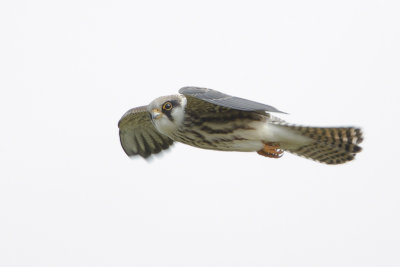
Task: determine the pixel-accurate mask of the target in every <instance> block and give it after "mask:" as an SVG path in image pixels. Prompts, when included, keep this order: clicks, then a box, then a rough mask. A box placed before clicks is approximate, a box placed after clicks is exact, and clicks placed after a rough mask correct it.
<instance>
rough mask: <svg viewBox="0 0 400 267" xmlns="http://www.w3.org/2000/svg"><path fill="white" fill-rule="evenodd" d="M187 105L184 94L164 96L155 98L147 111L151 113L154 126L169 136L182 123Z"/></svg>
mask: <svg viewBox="0 0 400 267" xmlns="http://www.w3.org/2000/svg"><path fill="white" fill-rule="evenodd" d="M185 107H186V98H185V97H184V96H183V95H170V96H162V97H159V98H157V99H155V100H153V101H152V102H151V103H150V104H149V105H148V106H147V111H148V112H149V113H150V115H151V121H152V122H153V125H154V127H156V129H157V130H158V131H159V132H160V133H162V134H165V135H167V136H169V135H170V134H171V133H173V132H175V131H176V130H177V129H178V127H179V126H180V125H181V124H182V122H183V119H184V115H185Z"/></svg>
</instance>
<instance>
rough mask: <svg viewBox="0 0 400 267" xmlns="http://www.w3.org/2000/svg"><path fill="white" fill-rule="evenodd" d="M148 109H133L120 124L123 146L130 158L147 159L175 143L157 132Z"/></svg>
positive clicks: (142, 107) (124, 116) (123, 117)
mask: <svg viewBox="0 0 400 267" xmlns="http://www.w3.org/2000/svg"><path fill="white" fill-rule="evenodd" d="M146 108H147V107H146V106H141V107H137V108H132V109H130V110H128V111H127V112H126V113H125V114H124V115H123V116H122V118H121V119H120V120H119V122H118V127H119V137H120V141H121V146H122V148H123V149H124V151H125V153H126V154H127V155H128V156H135V155H140V156H142V157H144V158H147V157H149V156H150V155H152V154H157V153H159V152H161V151H162V150H164V149H167V148H168V147H170V146H171V145H172V143H173V140H172V139H171V138H169V137H168V136H166V135H163V134H161V133H160V132H158V131H157V129H156V128H155V127H154V125H153V123H152V122H151V119H150V116H149V113H148V112H147V109H146Z"/></svg>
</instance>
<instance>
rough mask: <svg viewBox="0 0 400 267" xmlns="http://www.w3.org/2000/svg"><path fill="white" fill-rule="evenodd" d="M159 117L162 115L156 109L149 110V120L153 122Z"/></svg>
mask: <svg viewBox="0 0 400 267" xmlns="http://www.w3.org/2000/svg"><path fill="white" fill-rule="evenodd" d="M161 116H162V113H161V111H160V110H159V109H158V108H153V109H152V110H151V118H152V119H153V120H157V119H159V118H161Z"/></svg>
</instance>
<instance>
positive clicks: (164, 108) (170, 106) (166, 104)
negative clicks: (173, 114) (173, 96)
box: [162, 101, 172, 110]
mask: <svg viewBox="0 0 400 267" xmlns="http://www.w3.org/2000/svg"><path fill="white" fill-rule="evenodd" d="M162 108H163V110H171V109H172V104H171V102H169V101H168V102H165V103H164V105H163V106H162Z"/></svg>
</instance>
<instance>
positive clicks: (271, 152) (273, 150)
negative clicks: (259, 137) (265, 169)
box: [257, 143, 283, 159]
mask: <svg viewBox="0 0 400 267" xmlns="http://www.w3.org/2000/svg"><path fill="white" fill-rule="evenodd" d="M257 153H258V154H260V155H261V156H264V157H269V158H274V159H278V158H280V157H282V155H283V150H282V149H280V148H279V145H278V144H274V143H268V144H265V145H264V148H263V149H261V150H259V151H257Z"/></svg>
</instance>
